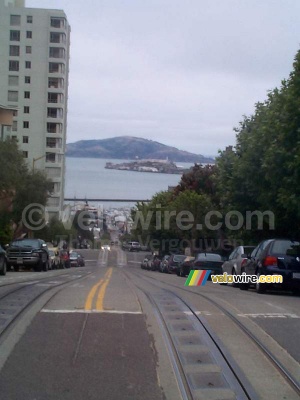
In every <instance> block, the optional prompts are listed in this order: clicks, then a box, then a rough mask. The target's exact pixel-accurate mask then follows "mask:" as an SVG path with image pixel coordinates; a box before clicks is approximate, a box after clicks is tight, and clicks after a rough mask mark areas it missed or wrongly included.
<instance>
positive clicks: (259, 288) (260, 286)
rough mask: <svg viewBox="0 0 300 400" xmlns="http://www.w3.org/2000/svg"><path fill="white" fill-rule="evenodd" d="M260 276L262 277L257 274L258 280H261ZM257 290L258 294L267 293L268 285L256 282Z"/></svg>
mask: <svg viewBox="0 0 300 400" xmlns="http://www.w3.org/2000/svg"><path fill="white" fill-rule="evenodd" d="M260 275H261V274H260V273H259V272H258V273H257V278H259V277H260ZM255 290H256V292H257V293H265V292H266V290H267V288H266V283H260V282H256V285H255Z"/></svg>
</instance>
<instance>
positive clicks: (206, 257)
mask: <svg viewBox="0 0 300 400" xmlns="http://www.w3.org/2000/svg"><path fill="white" fill-rule="evenodd" d="M223 262H224V260H223V259H222V257H221V256H220V254H216V253H199V254H197V256H196V257H195V260H194V261H193V262H192V263H191V269H196V270H211V273H212V274H216V275H219V274H222V264H223Z"/></svg>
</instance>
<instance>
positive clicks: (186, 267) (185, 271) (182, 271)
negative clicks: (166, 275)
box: [177, 256, 195, 276]
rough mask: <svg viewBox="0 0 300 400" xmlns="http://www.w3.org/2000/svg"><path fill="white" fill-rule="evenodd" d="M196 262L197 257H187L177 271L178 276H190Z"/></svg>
mask: <svg viewBox="0 0 300 400" xmlns="http://www.w3.org/2000/svg"><path fill="white" fill-rule="evenodd" d="M194 260H195V257H191V256H186V257H185V259H184V260H183V261H181V263H180V265H179V268H178V270H177V275H178V276H187V275H189V273H190V270H191V267H192V265H193V262H194Z"/></svg>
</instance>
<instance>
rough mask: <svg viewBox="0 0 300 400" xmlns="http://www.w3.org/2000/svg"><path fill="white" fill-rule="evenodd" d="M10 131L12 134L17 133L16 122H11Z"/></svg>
mask: <svg viewBox="0 0 300 400" xmlns="http://www.w3.org/2000/svg"><path fill="white" fill-rule="evenodd" d="M11 130H12V131H14V132H17V130H18V121H13V123H12V126H11Z"/></svg>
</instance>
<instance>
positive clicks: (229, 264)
mask: <svg viewBox="0 0 300 400" xmlns="http://www.w3.org/2000/svg"><path fill="white" fill-rule="evenodd" d="M254 249H255V246H238V247H236V248H235V249H234V250H233V251H232V252H231V253H230V255H229V257H228V260H227V261H225V262H224V263H223V265H222V273H223V274H224V273H225V272H226V273H227V274H228V275H241V270H242V267H245V265H246V264H247V262H248V256H249V255H250V254H251V253H252V251H253V250H254ZM231 286H238V285H237V284H236V283H232V285H231Z"/></svg>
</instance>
